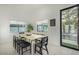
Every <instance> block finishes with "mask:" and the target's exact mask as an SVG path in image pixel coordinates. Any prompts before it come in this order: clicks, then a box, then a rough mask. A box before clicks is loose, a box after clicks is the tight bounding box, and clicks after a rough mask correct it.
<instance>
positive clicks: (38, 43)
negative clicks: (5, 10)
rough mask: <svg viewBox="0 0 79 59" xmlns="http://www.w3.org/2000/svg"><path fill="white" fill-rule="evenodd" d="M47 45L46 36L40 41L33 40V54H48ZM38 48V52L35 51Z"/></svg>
mask: <svg viewBox="0 0 79 59" xmlns="http://www.w3.org/2000/svg"><path fill="white" fill-rule="evenodd" d="M47 45H48V36H47V37H44V38H42V39H41V40H37V39H36V40H35V51H34V52H35V53H36V52H38V53H39V54H41V55H42V54H43V52H42V50H45V51H47V54H49V52H48V49H47ZM37 48H39V50H38V49H37Z"/></svg>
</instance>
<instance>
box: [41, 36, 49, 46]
mask: <svg viewBox="0 0 79 59" xmlns="http://www.w3.org/2000/svg"><path fill="white" fill-rule="evenodd" d="M41 44H42V45H48V36H46V37H44V38H42V40H41Z"/></svg>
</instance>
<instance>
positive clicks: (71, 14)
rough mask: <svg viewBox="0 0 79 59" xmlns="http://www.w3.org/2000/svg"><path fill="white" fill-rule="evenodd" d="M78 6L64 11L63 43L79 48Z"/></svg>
mask: <svg viewBox="0 0 79 59" xmlns="http://www.w3.org/2000/svg"><path fill="white" fill-rule="evenodd" d="M77 15H78V7H73V8H70V9H67V10H64V11H62V44H63V45H65V46H69V47H72V48H76V49H78V42H77V29H78V16H77Z"/></svg>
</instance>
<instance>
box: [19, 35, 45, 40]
mask: <svg viewBox="0 0 79 59" xmlns="http://www.w3.org/2000/svg"><path fill="white" fill-rule="evenodd" d="M19 36H20V37H24V38H26V39H30V40H35V39H40V38H42V37H46V36H44V35H37V34H32V35H30V36H27V34H20V35H19Z"/></svg>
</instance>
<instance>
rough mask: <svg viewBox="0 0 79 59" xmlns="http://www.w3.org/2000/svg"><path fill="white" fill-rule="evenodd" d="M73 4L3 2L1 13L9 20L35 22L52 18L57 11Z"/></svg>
mask: <svg viewBox="0 0 79 59" xmlns="http://www.w3.org/2000/svg"><path fill="white" fill-rule="evenodd" d="M68 6H71V5H69V4H2V5H0V15H4V16H8V17H9V20H20V21H25V22H35V21H38V20H43V19H44V20H45V19H50V18H52V16H53V14H54V12H55V11H59V10H60V9H62V8H65V7H68Z"/></svg>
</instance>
